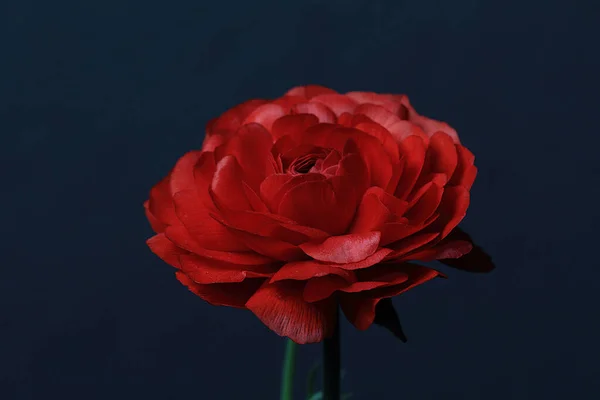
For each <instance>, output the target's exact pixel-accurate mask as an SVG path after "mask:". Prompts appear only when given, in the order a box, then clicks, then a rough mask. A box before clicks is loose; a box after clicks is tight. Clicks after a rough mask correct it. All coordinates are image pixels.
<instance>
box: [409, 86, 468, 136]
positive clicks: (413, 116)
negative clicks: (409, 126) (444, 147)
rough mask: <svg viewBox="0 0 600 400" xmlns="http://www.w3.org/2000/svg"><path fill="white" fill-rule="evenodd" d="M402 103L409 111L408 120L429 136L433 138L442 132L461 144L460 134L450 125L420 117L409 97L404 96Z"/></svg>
mask: <svg viewBox="0 0 600 400" xmlns="http://www.w3.org/2000/svg"><path fill="white" fill-rule="evenodd" d="M401 102H402V104H403V105H404V106H405V107H406V108H407V109H408V120H409V121H411V122H412V123H414V124H416V125H419V126H420V127H421V128H423V130H424V131H425V133H426V134H427V135H428V136H432V135H433V134H434V133H436V132H439V131H442V132H446V133H447V134H448V135H450V137H451V138H452V139H453V140H454V143H457V144H460V141H459V139H458V134H457V133H456V131H455V130H454V129H453V128H452V127H451V126H450V125H448V124H447V123H445V122H440V121H436V120H434V119H430V118H427V117H424V116H421V115H419V114H418V113H417V112H416V111H415V108H414V107H413V106H412V105H411V104H410V101H409V99H408V97H407V96H403V97H402V99H401Z"/></svg>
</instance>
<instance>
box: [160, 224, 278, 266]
mask: <svg viewBox="0 0 600 400" xmlns="http://www.w3.org/2000/svg"><path fill="white" fill-rule="evenodd" d="M211 219H212V218H211ZM212 221H213V222H214V223H217V224H218V222H216V221H215V220H214V219H213V220H212ZM219 225H220V226H221V227H222V225H221V224H219ZM228 233H229V232H228ZM229 235H231V236H232V239H230V240H234V241H237V242H239V239H238V238H237V237H235V236H233V235H232V234H231V233H229ZM165 236H166V237H167V238H168V239H169V240H170V241H172V242H173V243H175V244H176V245H177V246H178V247H181V248H182V249H185V250H187V251H189V252H190V253H194V254H197V255H200V256H203V257H206V258H210V259H214V260H218V261H225V262H229V263H233V264H240V265H264V264H269V263H271V262H272V260H271V259H270V258H268V257H265V256H261V255H260V254H256V253H253V252H248V251H245V252H238V251H219V250H210V249H207V248H204V247H202V242H199V241H198V240H197V239H196V238H194V237H193V236H192V235H191V234H190V233H189V231H188V230H187V228H185V227H184V226H170V227H168V228H167V230H166V232H165ZM213 238H214V237H213ZM244 247H245V246H244ZM246 249H247V248H246Z"/></svg>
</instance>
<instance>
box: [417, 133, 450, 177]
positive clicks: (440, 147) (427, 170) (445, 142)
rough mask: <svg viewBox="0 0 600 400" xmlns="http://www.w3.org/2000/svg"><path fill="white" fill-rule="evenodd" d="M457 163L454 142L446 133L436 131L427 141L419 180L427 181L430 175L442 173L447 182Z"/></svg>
mask: <svg viewBox="0 0 600 400" xmlns="http://www.w3.org/2000/svg"><path fill="white" fill-rule="evenodd" d="M457 163H458V156H457V153H456V147H455V144H454V142H453V141H452V139H451V138H450V136H448V135H447V134H445V133H443V132H438V133H436V134H434V135H433V136H432V137H431V140H430V141H429V147H428V148H427V155H426V156H425V162H424V165H423V171H422V172H421V177H420V181H421V182H423V181H429V180H431V176H432V175H434V174H443V175H444V176H445V177H446V179H445V181H446V182H447V181H449V180H450V178H451V177H452V174H453V173H454V170H455V169H456V165H457ZM417 186H419V184H417Z"/></svg>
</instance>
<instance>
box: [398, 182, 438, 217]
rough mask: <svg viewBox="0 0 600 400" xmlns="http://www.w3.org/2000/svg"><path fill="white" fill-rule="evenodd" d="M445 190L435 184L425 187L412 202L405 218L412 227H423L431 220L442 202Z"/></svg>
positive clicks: (431, 183)
mask: <svg viewBox="0 0 600 400" xmlns="http://www.w3.org/2000/svg"><path fill="white" fill-rule="evenodd" d="M443 194H444V189H443V188H441V187H440V186H438V185H436V184H435V183H433V182H430V183H428V184H427V185H425V186H423V188H422V190H419V192H418V193H417V195H416V196H415V198H414V199H412V200H411V203H410V206H409V209H408V210H407V212H406V214H405V216H406V218H407V219H408V220H409V221H410V224H411V225H421V224H423V222H424V221H425V220H426V219H428V218H430V217H431V216H432V215H433V213H434V212H435V211H436V209H437V208H438V206H439V205H440V203H441V201H442V196H443Z"/></svg>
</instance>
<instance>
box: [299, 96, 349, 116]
mask: <svg viewBox="0 0 600 400" xmlns="http://www.w3.org/2000/svg"><path fill="white" fill-rule="evenodd" d="M310 101H311V103H312V102H314V103H320V104H323V105H325V106H327V108H329V109H330V110H331V111H333V113H334V114H335V115H336V116H337V117H339V116H341V115H342V114H344V113H353V112H354V109H355V108H356V102H355V101H354V100H352V99H351V98H349V97H346V96H344V95H342V94H322V95H319V96H315V97H313V98H312V99H311V100H310Z"/></svg>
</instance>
